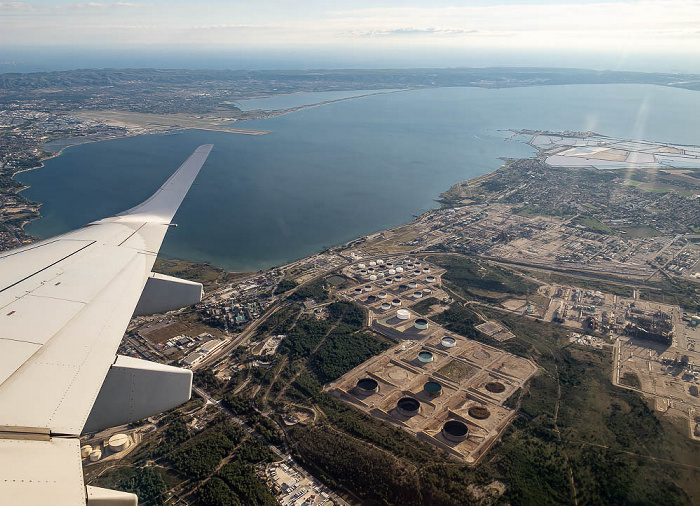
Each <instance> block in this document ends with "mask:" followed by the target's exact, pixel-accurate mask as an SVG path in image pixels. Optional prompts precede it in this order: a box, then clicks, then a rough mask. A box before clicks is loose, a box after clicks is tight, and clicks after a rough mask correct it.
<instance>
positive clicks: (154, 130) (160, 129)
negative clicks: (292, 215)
mask: <svg viewBox="0 0 700 506" xmlns="http://www.w3.org/2000/svg"><path fill="white" fill-rule="evenodd" d="M413 89H414V88H406V89H399V90H388V91H377V92H372V93H364V94H362V95H355V96H352V97H345V98H338V99H333V100H326V101H323V102H317V103H314V104H306V105H301V106H297V107H292V108H288V109H277V110H271V111H265V112H268V113H270V114H269V115H267V116H265V117H263V118H255V119H257V120H259V119H269V118H274V117H277V116H283V115H285V114H290V113H293V112H297V111H301V110H304V109H310V108H312V107H320V106H324V105H329V104H333V103H337V102H344V101H347V100H354V99H357V98H365V97H371V96H376V95H385V94H392V93H401V92H405V91H412V90H413ZM298 94H303V93H298ZM287 95H295V93H288V94H287ZM253 120H254V118H246V119H242V120H238V121H234V122H232V123H231V124H235V123H239V122H241V123H242V122H245V121H253ZM186 130H205V131H213V132H222V131H223V132H227V133H232V134H239V135H265V134H267V133H270V132H269V131H259V130H247V129H243V128H235V127H230V128H227V125H219V126H211V127H196V128H187V127H182V126H180V125H172V126H165V125H156V126H152V127H151V130H150V131H147V132H135V133H130V132H128V131H127V132H126V133H125V134H124V135H114V136H107V137H105V138H100V139H87V138H86V139H80V138H74V139H76V142H74V143H71V144H68V145H66V146H63V147H62V148H61V149H59V150H58V151H56V152H52V153H51V154H50V155H47V156H43V157H41V159H40V161H39V164H38V165H36V166H34V167H28V168H24V169H19V170H17V171H16V172H14V173H13V174H12V177H11V178H12V179H13V180H15V181H17V179H16V178H15V176H17V175H18V174H21V173H23V172H29V171H33V170H38V169H42V168H44V167H45V163H44V162H45V161H46V160H51V159H52V158H56V157H58V156H60V155H61V154H63V151H64V150H66V149H68V148H71V147H74V146H81V145H84V144H91V143H95V142H103V141H111V140H116V139H125V138H129V137H138V136H141V135H159V134H171V133H174V132H178V131H186ZM71 139H72V138H70V137H67V138H61V137H59V138H56V139H52V140H51V141H49V142H58V141H67V140H71ZM44 145H45V144H42V145H41V146H40V149H43V146H44ZM45 151H46V150H45ZM28 188H30V186H29V185H22V186H21V187H19V188H16V189H14V191H13V193H15V194H16V195H19V194H20V193H21V192H23V191H24V190H26V189H28ZM31 203H32V204H35V205H36V209H37V213H38V215H37V216H36V217H34V218H32V219H29V220H26V221H24V222H23V223H22V224H21V225H20V230H21V231H22V233H23V234H24V238H23V239H24V242H26V241H28V240H30V242H31V241H34V240H38V239H39V238H38V237H34V236H31V235H29V234H27V232H26V231H25V227H26V226H27V225H28V224H29V223H31V222H33V221H36V220H40V219H41V218H42V216H41V213H40V211H39V209H40V208H41V206H42V204H43V203H42V202H35V201H31ZM351 242H352V241H351Z"/></svg>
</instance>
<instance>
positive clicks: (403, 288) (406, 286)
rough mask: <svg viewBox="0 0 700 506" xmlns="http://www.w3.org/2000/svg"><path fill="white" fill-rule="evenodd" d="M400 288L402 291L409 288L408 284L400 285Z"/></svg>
mask: <svg viewBox="0 0 700 506" xmlns="http://www.w3.org/2000/svg"><path fill="white" fill-rule="evenodd" d="M399 290H400V291H402V292H403V291H404V290H408V285H399Z"/></svg>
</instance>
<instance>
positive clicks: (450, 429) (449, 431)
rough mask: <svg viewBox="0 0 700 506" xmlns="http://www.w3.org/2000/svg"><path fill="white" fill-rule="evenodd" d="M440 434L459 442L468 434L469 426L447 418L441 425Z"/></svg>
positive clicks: (449, 439)
mask: <svg viewBox="0 0 700 506" xmlns="http://www.w3.org/2000/svg"><path fill="white" fill-rule="evenodd" d="M442 435H443V436H444V437H445V439H447V440H448V441H452V442H454V443H459V442H461V441H464V440H465V439H467V436H469V427H467V424H466V423H464V422H460V421H459V420H448V421H447V422H445V425H443V426H442Z"/></svg>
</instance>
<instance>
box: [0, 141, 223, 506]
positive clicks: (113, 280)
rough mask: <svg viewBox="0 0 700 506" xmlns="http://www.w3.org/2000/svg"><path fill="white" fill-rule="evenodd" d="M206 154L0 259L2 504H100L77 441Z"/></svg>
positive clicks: (198, 154)
mask: <svg viewBox="0 0 700 506" xmlns="http://www.w3.org/2000/svg"><path fill="white" fill-rule="evenodd" d="M211 149H212V146H211V145H205V146H200V147H199V148H197V150H195V152H194V153H193V154H192V155H191V156H190V157H189V158H188V159H187V161H185V163H184V164H183V165H182V166H181V167H180V168H179V169H178V170H177V172H175V173H174V174H173V175H172V176H171V177H170V179H168V181H166V183H165V184H164V185H163V186H162V187H161V188H160V189H159V190H158V191H157V192H156V193H155V194H154V195H153V196H152V197H151V198H149V199H148V200H146V201H145V202H144V203H142V204H140V205H138V206H136V207H134V208H132V209H130V210H128V211H125V212H123V213H121V214H119V215H117V216H114V217H111V218H107V219H104V220H100V221H96V222H93V223H91V224H89V225H87V226H85V227H83V228H81V229H79V230H76V231H73V232H70V233H67V234H64V235H61V236H58V237H55V238H52V239H49V240H45V241H41V242H38V243H34V244H31V245H29V246H26V247H23V248H19V249H16V250H13V251H9V252H5V253H1V254H0V503H1V504H22V505H34V504H37V505H38V504H41V505H42V506H45V505H47V504H53V505H64V504H65V505H77V504H86V500H87V499H86V498H87V497H88V495H90V496H100V494H99V493H97V492H95V490H94V489H93V490H92V491H91V492H90V493H89V494H88V493H87V492H86V490H85V487H83V478H82V467H81V463H80V456H79V440H78V437H79V436H80V434H81V433H82V431H83V428H84V427H85V424H86V421H87V420H88V416H89V415H90V414H91V411H92V409H93V404H95V401H96V399H97V398H98V394H99V393H100V390H101V388H102V386H103V383H105V385H107V383H108V382H106V381H105V378H106V377H107V375H108V372H109V371H110V368H112V366H113V364H115V362H116V351H117V348H118V347H119V344H120V342H121V339H122V337H123V335H124V331H125V330H126V327H127V325H128V323H129V320H130V318H131V316H132V314H133V312H134V308H135V307H136V305H137V303H138V302H139V299H140V298H141V294H142V291H143V289H144V286H145V285H146V283H147V281H148V280H149V278H150V277H152V276H151V269H152V267H153V263H154V262H155V259H156V255H157V253H158V250H159V248H160V246H161V243H162V241H163V238H164V236H165V233H166V232H167V230H168V227H169V226H170V223H171V220H172V218H173V216H174V215H175V212H176V211H177V209H178V207H179V205H180V203H181V202H182V200H183V199H184V198H185V195H186V193H187V191H188V189H189V188H190V186H191V185H192V182H193V181H194V179H195V177H196V176H197V174H198V173H199V170H200V168H201V167H202V165H203V164H204V161H205V160H206V158H207V156H208V155H209V153H210V151H211ZM170 279H172V278H170ZM175 281H177V280H175ZM190 284H191V283H190ZM199 296H200V297H201V288H200V292H199ZM183 305H184V304H183ZM130 366H131V364H129V365H127V367H130ZM122 372H123V371H122ZM189 380H190V381H191V374H190V375H189ZM112 383H114V381H112ZM111 388H112V390H114V388H115V387H114V385H112V386H111ZM117 388H119V387H117ZM131 388H132V390H131V394H130V395H132V397H133V386H132V387H131ZM132 404H133V403H132ZM170 407H172V406H170ZM153 414H155V413H153ZM92 418H93V417H91V419H92ZM119 423H123V422H119ZM115 425H116V423H115ZM100 497H101V496H100ZM97 500H100V499H99V497H98V499H97ZM101 500H104V498H102V499H101ZM109 504H112V503H109ZM114 504H121V503H118V502H115V503H114ZM125 504H128V503H125Z"/></svg>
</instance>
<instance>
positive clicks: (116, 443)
mask: <svg viewBox="0 0 700 506" xmlns="http://www.w3.org/2000/svg"><path fill="white" fill-rule="evenodd" d="M129 444H130V441H129V436H127V435H126V434H115V435H114V436H112V437H111V438H109V442H108V443H107V446H109V449H110V450H111V451H113V452H115V453H118V452H121V451H124V450H126V449H127V448H129Z"/></svg>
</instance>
